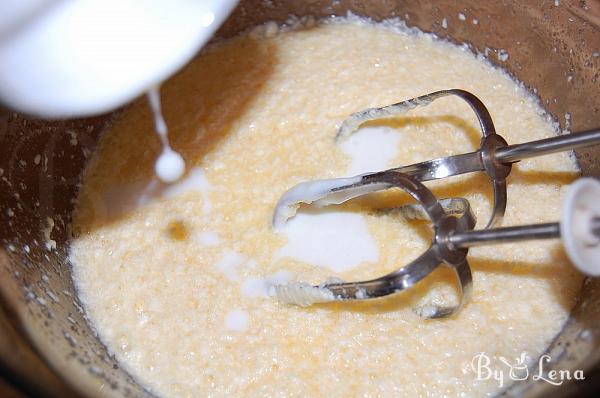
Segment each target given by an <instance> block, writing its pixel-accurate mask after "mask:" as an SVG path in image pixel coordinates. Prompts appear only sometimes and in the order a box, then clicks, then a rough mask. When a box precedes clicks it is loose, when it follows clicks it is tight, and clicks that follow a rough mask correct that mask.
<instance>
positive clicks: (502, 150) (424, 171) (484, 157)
mask: <svg viewBox="0 0 600 398" xmlns="http://www.w3.org/2000/svg"><path fill="white" fill-rule="evenodd" d="M447 96H457V97H459V98H461V99H463V100H464V101H465V102H467V103H468V104H469V106H470V107H471V109H473V111H474V112H475V114H476V115H477V119H478V120H479V125H480V127H481V132H482V138H481V143H480V146H479V150H477V151H475V152H469V153H465V154H461V155H454V156H448V157H443V158H438V159H432V160H427V161H424V162H420V163H415V164H412V165H409V166H403V167H397V168H393V169H391V170H396V171H400V172H402V173H405V174H408V175H411V176H413V177H415V178H416V179H417V180H419V181H429V180H436V179H440V178H445V177H450V176H456V175H459V174H466V173H471V172H475V171H483V172H485V173H486V174H487V175H488V177H489V178H490V180H491V182H492V187H493V193H494V205H493V209H492V213H491V216H490V219H489V221H488V224H487V227H492V226H498V225H500V224H501V223H502V218H503V216H504V212H505V210H506V197H507V194H506V177H507V176H508V175H509V174H510V171H511V166H512V163H515V162H518V161H520V160H523V159H527V158H532V157H536V156H541V155H547V154H550V153H555V152H561V151H565V150H571V149H576V148H581V147H585V146H590V145H595V144H600V129H595V130H590V131H584V132H579V133H573V134H567V135H560V136H556V137H551V138H546V139H542V140H538V141H532V142H526V143H523V144H515V145H508V143H507V142H506V141H505V140H504V138H503V137H502V136H500V135H498V134H497V133H496V129H495V128H494V123H493V122H492V117H491V116H490V113H489V111H488V110H487V108H486V107H485V105H484V104H483V102H481V100H479V98H477V97H476V96H475V95H473V94H471V93H470V92H468V91H465V90H460V89H451V90H442V91H436V92H433V93H431V94H426V95H423V96H420V97H417V98H412V99H409V100H407V101H402V102H399V103H397V104H393V105H389V106H384V107H381V108H370V109H366V110H363V111H360V112H356V113H354V114H352V115H350V117H348V118H347V119H346V120H345V121H344V122H343V123H342V125H341V127H340V129H339V130H338V133H337V135H336V140H340V139H342V138H345V137H347V136H349V135H351V134H352V133H353V132H355V131H356V130H357V129H358V127H359V126H360V125H361V124H363V123H365V122H368V121H371V120H377V119H382V118H390V117H393V116H398V115H401V114H404V113H406V112H408V111H410V110H412V109H414V108H416V107H419V106H427V105H429V104H431V103H432V102H433V101H435V100H437V99H439V98H442V97H447Z"/></svg>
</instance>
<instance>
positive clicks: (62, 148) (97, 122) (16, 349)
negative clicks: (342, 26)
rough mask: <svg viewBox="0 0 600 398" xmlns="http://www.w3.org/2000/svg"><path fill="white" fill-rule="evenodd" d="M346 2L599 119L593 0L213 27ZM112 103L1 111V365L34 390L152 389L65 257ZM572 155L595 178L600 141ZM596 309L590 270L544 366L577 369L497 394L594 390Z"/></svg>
mask: <svg viewBox="0 0 600 398" xmlns="http://www.w3.org/2000/svg"><path fill="white" fill-rule="evenodd" d="M348 11H351V12H353V13H354V14H357V15H362V16H368V17H370V18H373V19H374V20H381V19H386V18H391V17H397V18H401V19H403V20H405V21H406V23H407V24H408V25H409V26H416V27H418V28H420V29H421V30H423V31H426V32H433V33H435V34H436V35H438V36H440V37H442V38H446V39H448V40H451V41H453V42H456V43H464V44H465V45H466V46H468V48H469V49H470V50H471V51H473V52H477V53H481V54H482V55H484V56H485V57H486V58H487V59H488V60H489V61H490V62H491V63H493V64H495V65H498V66H500V67H502V68H504V69H505V70H506V71H508V72H509V73H510V74H512V75H513V76H514V77H516V78H517V79H518V80H520V81H522V82H523V83H524V84H525V85H526V86H527V87H528V88H529V89H530V90H531V91H533V92H534V93H535V94H536V95H537V96H538V97H539V99H540V101H541V103H542V105H543V106H544V107H545V108H546V110H547V111H548V112H549V113H550V114H551V115H552V116H553V117H554V119H555V120H556V121H557V122H559V123H560V125H561V127H562V128H564V129H570V130H572V131H582V130H586V129H590V128H594V127H598V126H600V90H599V89H600V81H599V77H600V76H599V75H600V2H598V1H565V0H563V1H558V0H556V1H527V2H522V1H508V0H504V1H494V2H481V1H475V0H470V1H460V2H458V1H451V0H436V1H423V0H397V1H395V0H378V1H375V0H362V1H353V0H336V1H319V0H301V1H291V0H290V1H283V0H271V1H268V0H262V1H260V0H247V1H242V2H241V4H240V6H239V7H238V8H237V9H236V10H235V12H234V13H233V15H232V16H231V17H230V18H229V19H228V20H227V22H226V23H225V25H224V26H223V27H222V29H221V30H220V31H219V33H218V35H219V36H221V37H227V36H231V35H234V34H236V33H238V32H240V31H242V30H244V29H246V28H248V27H250V26H252V25H255V24H259V23H262V22H265V21H272V20H274V21H279V22H282V21H285V20H286V19H287V18H288V17H289V15H290V14H293V15H297V16H305V15H311V16H315V17H318V18H322V17H327V16H329V15H346V13H347V12H348ZM390 51H394V49H393V48H391V49H390ZM448 85H449V87H450V86H452V82H448ZM401 99H402V98H398V100H401ZM116 113H118V111H117V112H116ZM116 113H114V114H116ZM114 114H110V115H103V116H98V117H94V118H90V119H80V120H54V121H47V120H38V119H35V118H31V117H28V116H25V115H20V114H16V113H12V112H11V111H9V110H6V109H2V110H0V209H1V211H0V336H1V338H0V371H1V372H2V373H3V374H5V375H8V377H9V378H10V380H11V381H12V382H14V383H15V384H16V385H17V386H19V387H20V388H22V389H23V390H24V391H26V392H27V393H29V394H31V395H34V396H56V397H65V396H90V397H92V396H110V397H129V396H136V397H146V396H151V394H149V393H148V392H146V391H145V390H144V389H143V388H142V387H141V386H140V385H139V384H137V383H136V381H135V380H133V379H132V378H131V377H130V376H129V375H128V374H127V373H126V372H125V371H124V370H123V369H121V367H120V366H119V364H118V363H117V362H116V361H115V360H114V359H113V358H112V357H111V356H110V355H109V354H108V353H107V350H106V348H105V347H104V346H103V345H102V343H101V342H100V341H99V340H98V339H97V338H96V337H95V335H94V332H93V330H92V329H91V328H90V326H89V324H88V323H87V321H86V318H85V311H84V309H83V308H82V307H81V304H80V302H79V300H78V299H77V295H76V292H75V290H74V288H73V282H72V280H71V276H70V265H69V263H68V261H67V259H66V253H67V244H68V239H69V235H70V219H71V213H72V211H73V207H74V205H75V197H76V194H77V190H78V183H79V181H80V177H81V174H82V170H83V169H84V167H85V165H86V162H87V161H88V160H89V159H90V156H91V154H92V153H93V152H94V148H95V147H96V144H97V142H98V139H99V137H100V135H101V133H102V130H103V128H104V127H105V126H106V125H107V123H109V122H110V120H111V118H112V117H113V116H114ZM148 139H149V140H150V139H155V137H154V136H153V135H149V136H148ZM576 155H577V159H578V162H579V165H580V167H581V170H582V174H584V175H591V176H599V175H600V148H591V149H584V150H580V151H578V152H577V154H576ZM599 320H600V280H587V281H586V282H585V284H584V286H583V289H582V291H581V296H580V297H579V300H578V303H577V305H576V307H575V308H574V310H573V312H572V315H571V317H570V319H569V321H568V323H567V324H566V326H565V327H564V330H563V331H562V332H561V333H560V335H559V336H557V338H556V339H555V340H554V342H553V343H552V344H551V346H550V347H549V348H548V353H549V354H550V356H551V358H552V360H551V362H550V363H548V364H546V365H545V367H544V369H545V371H549V370H552V369H562V370H569V371H571V373H573V372H574V371H575V370H576V369H580V370H583V372H584V375H585V378H586V379H585V380H584V381H576V382H573V381H572V382H565V383H564V384H562V385H561V386H553V385H551V384H549V383H547V382H544V381H543V380H533V379H532V378H529V379H528V380H526V381H522V382H517V383H515V384H513V385H512V386H511V387H509V388H508V389H507V390H505V391H504V392H503V394H506V395H509V396H527V397H533V396H535V397H538V396H539V397H541V396H549V395H551V396H572V395H575V394H578V395H580V394H581V393H586V394H589V395H591V394H592V393H593V391H594V390H595V389H596V388H597V387H598V386H597V385H596V384H600V381H596V379H597V378H596V377H594V375H595V374H596V373H597V371H596V369H598V368H599V365H600V362H599V361H600V346H599V344H600V328H599V327H598V325H599V322H598V321H599ZM432 382H434V380H432Z"/></svg>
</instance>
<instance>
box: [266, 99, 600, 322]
mask: <svg viewBox="0 0 600 398" xmlns="http://www.w3.org/2000/svg"><path fill="white" fill-rule="evenodd" d="M449 95H455V96H458V97H459V98H461V99H463V100H465V101H466V102H467V103H468V104H469V105H470V106H471V108H472V109H473V111H474V112H475V114H476V115H477V118H478V120H479V123H480V126H481V130H482V134H483V138H482V140H481V145H480V148H479V150H477V151H475V152H470V153H466V154H461V155H455V156H448V157H444V158H438V159H433V160H429V161H425V162H420V163H416V164H413V165H409V166H404V167H397V168H393V169H389V170H386V171H382V172H375V173H367V174H362V175H359V176H356V177H349V178H337V179H329V180H319V181H312V182H304V183H301V184H298V185H296V186H295V187H293V188H291V189H290V190H288V191H287V192H286V193H285V194H284V195H283V196H282V197H281V199H280V200H279V202H278V204H277V207H276V210H275V214H274V216H273V227H274V228H275V229H277V228H279V227H281V225H282V224H283V223H285V221H286V220H287V219H288V218H290V217H293V215H294V214H295V211H296V209H297V208H298V206H299V204H300V203H307V204H313V205H316V206H326V205H329V204H341V203H344V202H346V201H348V200H350V199H353V198H356V197H358V196H362V195H365V194H368V193H371V192H376V191H381V190H386V189H389V188H394V187H395V188H400V189H401V190H403V191H405V192H406V193H408V194H409V195H410V196H411V197H412V198H413V199H415V200H416V201H417V204H412V205H405V206H401V207H398V208H395V209H391V210H388V211H392V212H396V213H398V214H399V215H401V216H404V217H405V218H407V219H429V220H430V221H431V223H432V224H433V230H434V238H433V241H432V243H431V246H430V247H429V248H428V249H427V250H426V251H425V252H424V253H423V254H422V255H421V256H419V257H418V258H417V259H415V260H414V261H412V262H411V263H410V264H408V265H406V266H403V267H401V268H399V269H397V270H396V271H394V272H391V273H389V274H387V275H384V276H382V277H379V278H376V279H372V280H368V281H360V282H343V281H338V280H333V281H330V282H327V283H324V284H321V285H318V286H312V285H309V284H307V283H302V282H297V283H290V284H286V285H279V286H276V287H275V294H276V296H277V298H278V299H279V300H280V301H283V302H286V303H291V304H297V305H301V306H308V305H312V304H315V303H322V302H330V301H345V300H366V299H374V298H378V297H383V296H387V295H390V294H394V293H397V292H400V291H402V290H405V289H408V288H410V287H411V286H414V285H415V284H416V283H418V282H419V281H421V280H422V279H423V278H425V277H426V276H427V275H429V274H430V273H431V272H432V271H433V270H434V269H436V268H437V267H438V266H439V265H441V264H445V265H447V266H449V267H451V268H452V269H453V270H454V273H455V275H456V278H457V281H458V285H459V288H460V289H459V292H460V300H459V303H458V305H452V306H438V305H425V306H423V307H420V308H418V309H417V313H418V314H419V315H421V316H422V317H425V318H441V317H447V316H450V315H452V314H454V313H456V312H457V311H458V310H459V309H460V308H461V307H462V306H463V305H464V304H465V303H466V302H467V301H468V299H469V297H470V294H471V291H472V285H473V282H472V276H471V269H470V267H469V264H468V261H467V255H468V249H469V248H470V247H472V246H478V245H488V244H497V243H504V242H517V241H522V240H532V239H551V238H561V239H562V241H563V244H564V246H565V248H566V251H567V254H568V256H569V258H570V259H571V261H572V262H573V263H574V264H575V266H576V267H577V268H578V269H580V270H581V271H582V272H583V273H585V274H586V275H589V276H598V275H600V203H599V201H598V199H599V198H600V183H599V182H597V181H596V180H594V179H591V178H582V179H580V180H578V181H577V182H575V183H574V184H573V185H572V187H571V188H570V190H569V193H568V194H567V197H566V199H565V202H564V205H563V209H562V214H561V221H560V223H545V224H535V225H524V226H514V227H504V228H498V226H499V225H500V224H501V223H502V218H503V216H504V212H505V209H506V199H507V193H506V177H507V176H508V175H509V173H510V171H511V164H512V163H514V162H518V161H519V160H522V159H526V158H530V157H535V156H541V155H545V154H549V153H554V152H559V151H564V150H570V149H574V148H579V147H584V146H590V145H594V144H600V130H591V131H586V132H581V133H575V134H569V135H562V136H557V137H552V138H547V139H543V140H538V141H533V142H528V143H523V144H516V145H508V144H507V143H506V141H505V140H504V139H503V138H502V137H501V136H500V135H498V134H497V133H496V132H495V129H494V125H493V122H492V119H491V116H490V114H489V112H488V110H487V108H486V107H485V106H484V105H483V103H482V102H481V101H480V100H479V99H478V98H477V97H475V96H474V95H473V94H471V93H469V92H467V91H464V90H458V89H452V90H443V91H437V92H434V93H431V94H427V95H424V96H421V97H417V98H413V99H410V100H407V101H403V102H400V103H397V104H393V105H390V106H385V107H382V108H372V109H367V110H365V111H361V112H357V113H355V114H353V115H351V116H350V117H349V118H348V119H346V120H345V121H344V123H343V124H342V126H341V127H340V129H339V131H338V134H337V136H336V139H341V138H343V137H346V136H348V135H349V134H351V133H352V132H354V131H356V129H357V128H358V127H359V126H360V125H361V124H362V123H364V122H366V121H370V120H376V119H380V118H388V117H392V116H395V115H398V114H402V113H405V112H407V111H409V110H411V109H414V108H415V107H418V106H425V105H428V104H430V103H431V102H432V101H434V100H436V99H438V98H441V97H445V96H449ZM475 171H483V172H485V173H486V174H487V175H488V177H489V178H490V180H491V183H492V186H493V193H494V203H493V209H492V213H491V217H490V219H489V221H488V223H487V226H486V227H485V228H484V229H481V230H474V229H473V228H474V226H475V221H476V219H475V216H474V214H473V212H472V211H471V207H470V204H469V202H468V200H466V199H464V198H450V199H441V200H438V199H437V198H436V197H435V196H434V194H433V193H432V192H431V191H430V190H429V189H428V188H427V187H425V185H424V184H423V183H422V181H428V180H434V179H440V178H445V177H449V176H454V175H459V174H465V173H470V172H475Z"/></svg>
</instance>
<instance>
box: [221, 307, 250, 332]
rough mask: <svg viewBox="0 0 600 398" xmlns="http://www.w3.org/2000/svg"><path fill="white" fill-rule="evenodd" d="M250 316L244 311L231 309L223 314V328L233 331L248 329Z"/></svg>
mask: <svg viewBox="0 0 600 398" xmlns="http://www.w3.org/2000/svg"><path fill="white" fill-rule="evenodd" d="M249 321H250V316H249V315H248V313H247V312H246V311H242V310H233V311H230V312H229V313H227V315H225V328H226V329H228V330H232V331H235V332H243V331H245V330H246V329H248V323H249Z"/></svg>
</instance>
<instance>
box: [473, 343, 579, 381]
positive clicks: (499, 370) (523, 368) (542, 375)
mask: <svg viewBox="0 0 600 398" xmlns="http://www.w3.org/2000/svg"><path fill="white" fill-rule="evenodd" d="M550 360H551V358H550V355H548V354H544V355H542V356H541V357H540V359H539V361H538V363H537V369H536V370H535V372H533V371H530V369H529V365H528V364H529V363H530V362H531V361H529V358H528V356H527V353H525V352H522V353H521V355H520V356H518V357H517V358H515V360H514V361H510V360H508V359H506V358H504V357H498V363H494V364H492V360H491V359H490V357H488V356H487V355H486V354H485V353H483V352H480V353H479V354H477V355H475V356H474V357H473V360H472V361H471V370H472V371H473V372H474V373H475V375H476V377H477V380H490V379H493V380H496V381H497V382H498V386H499V387H504V385H505V384H506V383H507V380H512V381H518V380H527V379H529V378H530V377H531V379H532V380H534V381H537V380H541V381H544V382H546V383H549V384H552V385H554V386H560V385H561V384H563V383H564V382H565V381H567V380H584V379H585V376H584V375H583V370H580V369H577V370H575V371H574V372H571V371H569V370H554V369H552V370H549V371H546V369H545V368H544V367H545V366H547V364H548V362H550ZM531 365H533V364H531Z"/></svg>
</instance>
